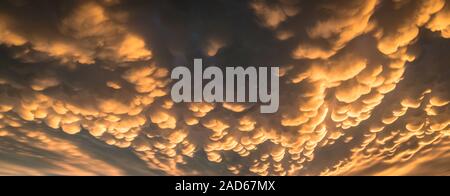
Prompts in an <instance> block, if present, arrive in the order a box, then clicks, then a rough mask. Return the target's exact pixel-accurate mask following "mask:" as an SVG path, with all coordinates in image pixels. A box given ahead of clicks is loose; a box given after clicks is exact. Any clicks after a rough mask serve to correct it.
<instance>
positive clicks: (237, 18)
mask: <svg viewBox="0 0 450 196" xmlns="http://www.w3.org/2000/svg"><path fill="white" fill-rule="evenodd" d="M449 15H450V2H448V1H445V0H417V1H408V0H396V1H388V0H385V1H381V0H369V1H367V0H346V1H314V2H312V1H300V0H275V1H268V0H267V1H266V0H264V1H262V0H258V1H256V0H254V1H236V2H235V1H233V2H231V1H230V2H229V1H198V2H190V3H187V2H184V3H183V2H175V1H130V2H125V1H120V0H99V1H39V2H37V1H26V0H9V1H4V2H2V3H0V51H1V52H0V64H1V67H0V149H1V150H0V153H2V154H4V155H5V156H1V158H0V174H3V175H20V174H29V175H128V174H141V175H450V168H449V167H448V163H449V161H450V160H449V150H450V149H449V142H450V140H449V136H450V128H449V124H450V111H449V102H450V94H449V92H448V89H450V80H449V78H448V75H449V74H450V73H449V69H448V63H449V62H450V57H449V56H448V54H447V53H448V51H449V49H450V40H448V38H449V37H450V30H449V29H450V20H449V18H450V17H449ZM194 58H203V59H204V60H203V61H204V64H207V65H218V66H280V76H281V78H280V109H279V111H278V112H277V113H275V114H260V113H259V109H258V108H259V105H257V104H244V103H239V104H236V103H223V104H221V103H174V102H173V101H172V100H171V98H170V87H171V84H172V82H173V81H171V80H170V77H169V73H170V71H171V69H172V68H173V67H174V66H181V65H191V66H192V64H193V59H194ZM80 136H83V137H80ZM83 144H84V145H83ZM86 144H90V145H94V144H95V145H94V146H90V145H87V146H86ZM110 148H113V149H110ZM122 150H125V151H122ZM105 153H110V155H109V156H107V157H103V156H104V155H102V154H105ZM6 155H7V156H6ZM116 155H117V156H116ZM37 158H42V159H43V160H46V161H43V162H42V161H38V162H36V163H35V164H23V163H24V162H27V161H30V160H36V159H37ZM126 161H131V162H132V163H133V164H131V165H128V166H127V165H126V164H121V163H122V162H126ZM93 165H95V166H96V167H95V168H93ZM143 165H145V166H143Z"/></svg>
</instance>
